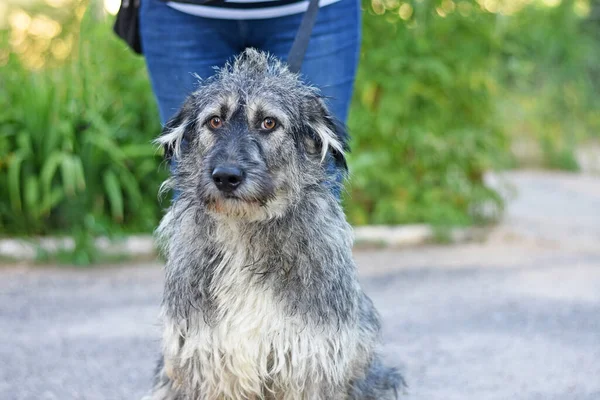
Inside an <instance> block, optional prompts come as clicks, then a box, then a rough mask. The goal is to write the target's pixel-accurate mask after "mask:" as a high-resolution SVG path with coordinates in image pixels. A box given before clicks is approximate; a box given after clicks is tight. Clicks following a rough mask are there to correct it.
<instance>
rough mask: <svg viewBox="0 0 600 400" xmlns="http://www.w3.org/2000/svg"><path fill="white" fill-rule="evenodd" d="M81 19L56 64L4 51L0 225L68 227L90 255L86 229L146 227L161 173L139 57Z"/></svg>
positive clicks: (14, 230) (5, 228) (154, 215)
mask: <svg viewBox="0 0 600 400" xmlns="http://www.w3.org/2000/svg"><path fill="white" fill-rule="evenodd" d="M81 27H82V30H83V31H82V32H81V35H80V37H81V40H80V42H79V46H78V49H77V51H75V52H73V55H74V56H73V57H72V58H71V59H69V60H68V61H66V62H65V63H63V64H61V65H59V66H56V67H49V68H46V69H41V70H38V71H35V70H30V69H26V68H24V67H23V65H22V62H21V60H19V58H18V57H17V55H16V54H15V53H12V54H10V55H9V59H8V60H7V64H6V65H5V66H4V67H3V85H4V86H3V90H2V91H0V110H1V111H0V186H1V187H2V188H5V190H2V191H1V192H0V232H4V233H10V234H27V235H39V234H42V235H43V234H48V233H63V234H75V236H76V237H78V238H80V239H79V240H77V241H76V242H77V249H76V253H77V252H78V251H80V250H81V251H82V252H83V253H84V254H86V255H87V256H85V257H84V258H86V257H87V258H93V251H92V250H91V249H92V246H91V245H90V238H91V237H94V236H96V235H100V234H102V235H110V234H114V233H118V232H122V231H151V230H152V229H153V227H154V226H155V225H156V223H157V221H158V218H159V217H160V214H161V210H160V205H159V204H158V201H157V195H156V193H157V189H158V186H159V185H160V182H162V181H163V180H164V178H165V171H164V169H163V170H161V169H159V163H160V160H161V158H160V155H159V154H157V150H156V148H155V147H154V146H153V145H152V144H151V140H152V138H153V137H154V136H155V135H156V134H157V132H159V130H160V124H159V121H158V117H157V112H156V105H155V102H154V99H153V97H152V94H151V91H150V88H149V83H148V79H147V76H146V73H145V69H144V65H143V62H142V60H139V59H135V58H134V57H133V56H131V55H130V54H129V53H128V51H127V50H126V49H125V48H124V46H123V45H122V44H121V43H119V42H118V41H117V40H116V39H115V38H113V37H110V36H109V35H108V34H107V25H106V24H104V23H101V24H98V23H95V22H93V21H89V20H84V22H83V23H82V25H81ZM3 41H4V42H6V37H5V38H4V39H3ZM79 257H80V258H81V256H79ZM89 261H91V260H89Z"/></svg>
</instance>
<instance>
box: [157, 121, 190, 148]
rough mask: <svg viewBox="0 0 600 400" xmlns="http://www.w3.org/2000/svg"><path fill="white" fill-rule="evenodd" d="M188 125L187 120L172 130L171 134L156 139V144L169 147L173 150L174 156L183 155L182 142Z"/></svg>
mask: <svg viewBox="0 0 600 400" xmlns="http://www.w3.org/2000/svg"><path fill="white" fill-rule="evenodd" d="M187 123H188V120H187V119H186V120H184V121H183V122H182V123H181V124H179V125H177V126H176V127H175V128H173V129H171V130H170V131H169V132H167V133H165V134H163V135H161V136H159V137H158V138H156V139H155V140H154V143H155V144H158V145H161V146H167V147H169V148H171V149H173V154H174V155H175V157H179V154H180V153H181V141H182V140H183V135H184V133H185V128H186V126H187Z"/></svg>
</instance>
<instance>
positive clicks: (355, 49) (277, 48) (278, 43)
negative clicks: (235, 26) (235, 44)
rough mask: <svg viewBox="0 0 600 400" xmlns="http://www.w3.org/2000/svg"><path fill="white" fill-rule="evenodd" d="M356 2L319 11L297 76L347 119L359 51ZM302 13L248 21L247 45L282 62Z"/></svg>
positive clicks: (358, 14) (336, 114)
mask: <svg viewBox="0 0 600 400" xmlns="http://www.w3.org/2000/svg"><path fill="white" fill-rule="evenodd" d="M360 12H361V10H360V1H359V0H341V1H339V2H337V3H334V4H331V5H328V6H325V7H322V8H321V9H320V10H319V13H318V15H317V21H316V23H315V26H314V29H313V31H312V35H311V39H310V43H309V45H308V49H307V52H306V56H305V57H304V62H303V64H302V70H301V74H302V76H303V77H304V79H305V80H306V82H308V83H310V84H313V85H315V86H317V87H318V88H320V89H321V91H322V93H323V94H324V95H325V96H326V97H327V98H328V105H329V108H330V109H331V111H332V112H333V114H334V115H335V116H336V117H337V118H338V119H339V120H340V121H341V122H343V123H345V122H346V119H347V116H348V108H349V106H350V101H351V99H352V89H353V84H354V77H355V74H356V67H357V64H358V57H359V50H360ZM303 16H304V13H301V14H295V15H290V16H287V17H282V18H275V19H273V20H268V19H266V20H265V19H262V20H253V21H248V24H249V33H248V38H249V39H248V40H249V42H250V43H251V44H252V45H253V46H255V47H258V48H259V49H261V50H266V51H268V52H270V53H272V54H274V55H275V56H277V57H279V58H281V59H284V60H285V59H286V58H287V55H288V52H289V51H290V48H291V47H292V43H293V42H294V38H295V37H296V33H297V31H298V27H299V26H300V21H301V20H302V17H303Z"/></svg>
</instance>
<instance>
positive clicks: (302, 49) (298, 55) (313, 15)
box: [287, 0, 319, 73]
mask: <svg viewBox="0 0 600 400" xmlns="http://www.w3.org/2000/svg"><path fill="white" fill-rule="evenodd" d="M318 12H319V0H310V2H309V3H308V9H307V10H306V13H305V14H304V17H302V22H301V23H300V28H298V33H296V37H295V38H294V43H293V44H292V48H291V49H290V52H289V53H288V57H287V63H288V66H289V69H290V71H292V72H295V73H297V72H300V68H301V67H302V61H304V56H305V55H306V49H307V48H308V42H310V35H311V34H312V30H313V27H314V26H315V21H316V20H317V13H318Z"/></svg>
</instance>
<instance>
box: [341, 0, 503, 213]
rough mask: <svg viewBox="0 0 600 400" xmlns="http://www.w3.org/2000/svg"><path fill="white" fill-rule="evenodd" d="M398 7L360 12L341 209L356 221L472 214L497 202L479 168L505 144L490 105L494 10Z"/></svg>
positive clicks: (499, 154)
mask: <svg viewBox="0 0 600 400" xmlns="http://www.w3.org/2000/svg"><path fill="white" fill-rule="evenodd" d="M463 3H465V4H468V5H469V7H470V8H469V10H472V9H474V7H475V6H476V4H474V3H470V2H469V3H466V2H463ZM403 4H406V3H403ZM400 7H405V8H404V12H405V17H406V5H396V7H389V8H388V9H387V10H385V11H384V9H381V10H378V11H379V12H383V15H375V14H374V13H373V12H372V11H367V12H365V14H364V38H363V54H362V58H361V63H360V68H359V72H358V77H357V82H356V90H355V101H354V105H353V108H352V112H351V117H350V122H349V125H350V127H351V135H352V137H353V146H352V147H353V149H354V152H353V154H352V155H351V158H350V161H351V163H350V165H351V167H352V171H353V176H352V179H351V185H350V188H349V196H348V197H347V201H346V206H347V210H348V214H349V216H350V218H351V220H352V222H354V223H357V224H364V223H376V224H386V223H410V222H428V223H433V224H438V225H440V224H441V225H447V224H452V225H457V224H458V225H463V224H470V223H475V222H481V221H483V220H484V219H486V218H487V217H490V216H494V215H496V214H497V213H498V211H499V209H500V207H501V201H500V198H499V197H498V196H497V194H496V193H495V192H493V191H491V190H489V189H487V188H486V187H485V185H484V183H483V173H484V172H485V171H486V170H488V169H489V168H490V167H492V166H493V165H497V162H498V161H499V160H500V159H501V158H502V156H503V155H505V154H506V150H507V141H506V140H505V137H504V135H503V133H502V131H501V130H500V129H499V124H498V121H497V120H496V118H495V116H494V112H493V111H494V106H495V104H494V99H493V95H494V94H495V92H496V91H497V82H496V79H495V75H494V74H493V69H494V67H495V63H496V60H497V58H496V57H495V56H494V54H497V46H498V43H497V40H496V38H495V37H494V30H493V27H492V25H493V18H494V17H493V15H492V14H488V13H482V12H480V13H478V14H473V13H472V12H471V13H469V14H468V15H462V14H460V13H452V14H449V15H448V16H447V17H446V18H440V17H439V16H434V15H435V10H436V8H437V7H438V5H436V3H434V2H415V3H413V4H412V6H411V7H414V13H413V14H412V16H410V18H408V20H407V21H404V20H402V19H401V17H400V15H401V14H402V9H400V10H399V8H400ZM366 8H367V9H369V8H368V7H366ZM410 9H412V8H409V10H410ZM376 10H377V8H376ZM409 15H410V14H409Z"/></svg>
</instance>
